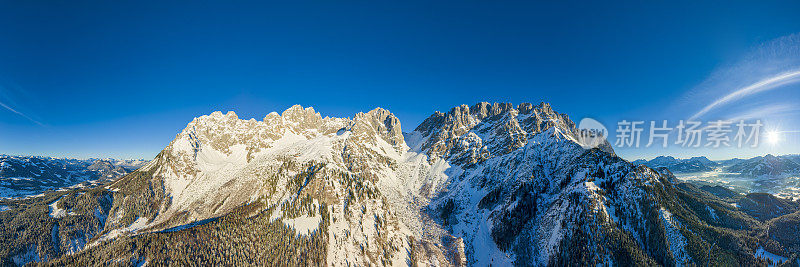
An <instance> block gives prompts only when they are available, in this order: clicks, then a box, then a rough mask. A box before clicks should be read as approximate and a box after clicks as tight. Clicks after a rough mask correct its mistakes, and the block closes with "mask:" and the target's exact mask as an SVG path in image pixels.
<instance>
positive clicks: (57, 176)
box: [0, 155, 147, 198]
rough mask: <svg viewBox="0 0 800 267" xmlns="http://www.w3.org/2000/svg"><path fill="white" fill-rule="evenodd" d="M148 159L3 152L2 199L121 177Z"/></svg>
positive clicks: (0, 170) (0, 160) (0, 165)
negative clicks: (73, 156) (45, 155)
mask: <svg viewBox="0 0 800 267" xmlns="http://www.w3.org/2000/svg"><path fill="white" fill-rule="evenodd" d="M145 163H147V161H146V160H117V159H70V158H52V157H35V156H10V155H0V198H20V197H28V196H33V195H38V194H41V193H43V192H45V191H47V190H57V189H61V188H65V187H72V186H74V187H86V186H92V185H96V184H98V183H102V182H104V181H112V180H115V179H117V178H120V177H122V176H124V175H126V174H128V173H130V172H132V171H133V170H136V169H137V168H139V167H141V166H143V165H144V164H145Z"/></svg>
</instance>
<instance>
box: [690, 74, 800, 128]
mask: <svg viewBox="0 0 800 267" xmlns="http://www.w3.org/2000/svg"><path fill="white" fill-rule="evenodd" d="M798 81H800V70H795V71H790V72H787V73H783V74H780V75H776V76H773V77H769V78H767V79H764V80H761V81H759V82H757V83H754V84H751V85H748V86H745V87H743V88H740V89H739V90H736V91H734V92H733V93H730V94H728V95H725V96H723V97H721V98H719V99H717V100H716V101H714V102H712V103H711V104H708V105H707V106H705V107H704V108H703V109H701V110H700V111H698V112H697V113H695V114H694V115H693V116H692V117H691V119H690V120H694V119H696V118H697V117H700V116H702V115H704V114H706V113H708V112H709V111H711V110H712V109H714V108H716V107H719V106H722V105H724V104H726V103H729V102H731V101H735V100H738V99H742V98H744V97H746V96H749V95H752V94H756V93H760V92H765V91H769V90H772V89H775V88H780V87H781V86H784V85H788V84H792V83H795V82H798Z"/></svg>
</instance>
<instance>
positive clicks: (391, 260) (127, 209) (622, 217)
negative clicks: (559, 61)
mask: <svg viewBox="0 0 800 267" xmlns="http://www.w3.org/2000/svg"><path fill="white" fill-rule="evenodd" d="M578 140H579V139H577V138H576V129H575V124H574V123H573V122H572V121H571V120H570V119H569V117H567V116H566V115H564V114H560V113H557V112H555V111H553V110H552V108H551V107H550V106H549V105H547V104H539V105H532V104H528V103H523V104H520V105H518V106H516V107H514V106H512V105H511V104H499V103H495V104H489V103H479V104H476V105H474V106H471V107H470V106H466V105H464V106H459V107H455V108H453V109H451V110H450V111H448V112H447V113H441V112H437V113H435V114H433V115H432V116H431V117H430V118H428V119H427V120H425V121H424V122H423V123H422V124H421V125H419V126H418V127H417V128H416V129H415V130H414V131H412V132H410V133H405V134H404V133H403V132H402V129H401V125H400V122H399V120H398V119H397V118H396V117H395V116H394V115H392V114H391V113H390V112H389V111H387V110H384V109H380V108H378V109H375V110H372V111H370V112H367V113H359V114H356V115H355V116H354V117H353V118H329V117H325V118H323V117H322V116H321V115H320V114H319V113H316V112H315V111H314V110H313V108H303V107H300V106H293V107H291V108H290V109H288V110H286V111H284V112H283V113H281V114H278V113H275V112H273V113H270V114H269V115H267V116H266V117H265V118H264V119H263V120H260V121H257V120H254V119H250V120H242V119H239V118H238V117H237V116H236V114H235V113H233V112H228V113H227V114H223V113H221V112H215V113H213V114H211V115H208V116H202V117H199V118H195V119H194V120H193V121H191V122H190V123H189V124H188V125H187V126H186V128H185V129H183V131H181V133H179V134H178V135H177V136H176V138H175V139H174V140H173V141H172V142H171V143H170V144H169V145H168V146H167V147H166V148H165V149H164V150H163V151H162V152H161V153H159V155H158V156H157V157H156V158H155V159H154V160H153V161H151V162H150V163H148V164H147V165H145V166H144V167H142V168H140V169H138V170H137V171H136V172H134V173H132V174H131V175H129V176H126V177H125V178H124V179H121V180H119V181H117V182H116V183H114V184H112V185H110V186H109V187H108V188H109V189H110V190H112V191H115V193H114V194H115V196H114V206H113V208H112V209H111V211H110V214H109V219H108V225H107V227H106V230H105V231H104V235H103V236H101V237H99V238H97V240H96V241H107V240H111V238H110V237H112V236H116V235H120V234H122V235H136V234H141V233H147V232H157V231H163V230H167V229H169V231H174V230H175V229H187V228H189V227H191V226H192V225H196V224H197V223H199V222H203V221H206V220H208V219H212V218H216V217H219V216H224V215H225V214H227V213H228V212H230V211H231V210H233V209H235V208H237V207H241V206H243V205H248V204H253V203H259V204H263V207H266V209H265V210H264V211H261V212H266V213H268V214H269V218H270V221H271V222H276V221H280V222H282V225H284V226H285V227H287V228H288V229H291V230H292V231H293V232H294V233H295V234H296V235H297V236H298V237H303V236H305V237H308V236H317V235H322V236H324V237H325V238H326V240H328V241H327V252H326V253H327V256H326V261H327V262H326V263H327V264H328V265H334V266H346V265H353V264H355V265H375V264H379V263H382V264H387V265H406V264H408V263H410V262H416V263H421V264H429V265H435V266H441V265H444V266H447V265H470V266H487V265H489V264H492V265H512V264H513V265H547V264H563V263H565V262H566V261H568V260H569V259H570V258H574V257H581V258H582V259H584V260H585V262H588V263H592V262H594V263H602V262H609V261H614V260H616V258H613V257H619V255H628V256H630V257H628V258H634V259H636V260H641V261H634V263H639V264H646V263H652V262H649V261H648V260H650V261H652V258H650V257H656V258H658V259H666V260H667V261H670V262H672V263H675V264H689V263H692V262H693V261H692V258H691V255H688V254H687V253H685V252H684V251H683V250H681V249H682V247H683V246H682V244H681V243H680V242H683V241H682V240H684V239H685V238H684V239H682V237H683V236H682V235H683V233H685V230H682V228H681V225H682V224H681V220H682V219H683V217H681V216H667V214H671V213H669V212H671V209H673V207H675V206H674V203H675V202H676V201H678V200H676V199H675V197H674V196H671V195H670V194H669V193H668V191H670V190H673V189H671V186H672V185H671V184H669V183H668V182H667V181H666V180H665V178H664V177H663V176H662V175H661V174H659V173H657V172H655V171H653V170H651V169H649V168H646V167H643V166H634V165H632V164H630V163H628V162H626V161H624V160H622V159H620V158H618V157H617V156H616V155H615V154H614V153H613V149H611V147H610V146H609V145H608V144H607V143H606V144H601V145H600V147H598V148H594V149H585V148H583V146H582V145H583V144H581V143H580V142H579V141H578ZM681 214H682V213H681ZM134 225H135V227H133V226H134ZM132 227H133V228H135V230H134V231H131V230H130V229H133V228H132ZM654 234H655V235H660V236H661V237H660V238H656V240H660V241H653V238H654V237H653V235H654ZM615 242H626V244H633V247H632V248H628V247H625V249H626V250H625V251H621V250H620V249H621V248H619V247H616V246H614V245H613V244H614V243H615ZM652 242H659V243H658V245H650V243H652ZM99 243H102V242H98V244H99ZM646 244H647V245H646ZM661 250H663V251H667V252H663V251H661ZM669 251H671V252H669ZM626 253H627V254H626ZM612 255H613V257H612ZM631 255H632V256H631ZM641 255H651V256H641Z"/></svg>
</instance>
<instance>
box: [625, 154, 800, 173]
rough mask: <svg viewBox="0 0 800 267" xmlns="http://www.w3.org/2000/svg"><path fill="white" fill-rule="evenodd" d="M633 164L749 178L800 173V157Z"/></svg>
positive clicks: (663, 158) (666, 158) (666, 159)
mask: <svg viewBox="0 0 800 267" xmlns="http://www.w3.org/2000/svg"><path fill="white" fill-rule="evenodd" d="M632 163H634V164H642V165H645V166H648V167H650V168H654V169H655V168H661V167H665V168H667V169H669V170H670V171H671V172H674V173H688V172H705V171H712V170H715V169H716V168H723V170H724V171H726V172H733V173H740V174H742V175H748V176H764V175H782V174H798V173H800V155H783V156H773V155H766V156H761V157H754V158H750V159H738V158H734V159H728V160H720V161H712V160H709V159H708V158H706V157H693V158H689V159H677V158H674V157H671V156H659V157H656V158H654V159H652V160H649V161H648V160H642V159H640V160H635V161H633V162H632Z"/></svg>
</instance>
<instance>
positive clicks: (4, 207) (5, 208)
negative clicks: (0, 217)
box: [0, 206, 11, 211]
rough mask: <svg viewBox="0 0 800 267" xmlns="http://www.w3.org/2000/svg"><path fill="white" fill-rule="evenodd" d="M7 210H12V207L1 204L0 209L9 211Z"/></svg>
mask: <svg viewBox="0 0 800 267" xmlns="http://www.w3.org/2000/svg"><path fill="white" fill-rule="evenodd" d="M7 210H11V208H9V207H8V206H0V211H7Z"/></svg>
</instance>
